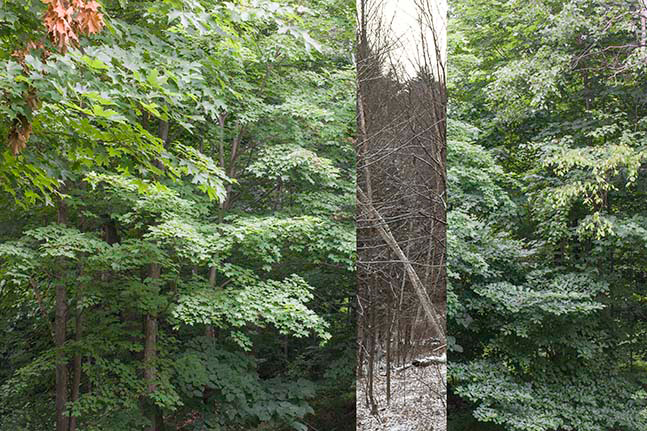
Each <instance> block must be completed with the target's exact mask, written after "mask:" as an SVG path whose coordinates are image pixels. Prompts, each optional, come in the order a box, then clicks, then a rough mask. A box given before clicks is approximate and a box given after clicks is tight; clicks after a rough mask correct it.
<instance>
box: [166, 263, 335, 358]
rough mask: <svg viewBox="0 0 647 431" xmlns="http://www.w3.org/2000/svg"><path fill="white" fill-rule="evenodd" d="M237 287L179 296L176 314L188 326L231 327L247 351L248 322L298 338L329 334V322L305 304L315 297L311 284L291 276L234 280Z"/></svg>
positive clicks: (175, 316)
mask: <svg viewBox="0 0 647 431" xmlns="http://www.w3.org/2000/svg"><path fill="white" fill-rule="evenodd" d="M233 284H234V288H225V289H219V290H214V289H201V290H197V291H194V292H191V293H189V294H186V295H182V296H181V297H180V300H179V303H178V305H177V307H176V308H175V309H174V311H173V317H174V318H175V319H176V320H177V321H178V322H179V323H184V324H188V325H195V324H201V325H213V326H216V327H219V328H224V329H228V330H232V331H233V332H232V334H231V336H232V338H233V340H234V341H235V342H236V343H237V344H238V345H240V347H242V348H244V349H245V350H249V349H250V348H251V340H250V339H249V336H248V335H246V334H245V333H244V332H241V329H242V328H244V327H245V325H248V324H252V325H254V326H258V327H263V326H265V325H267V324H270V325H272V326H274V327H275V328H277V329H278V330H279V332H281V333H282V334H286V335H288V334H289V335H292V336H296V337H304V336H306V335H309V334H310V333H314V334H316V335H317V336H319V337H320V338H322V340H324V341H325V340H327V339H328V338H330V335H329V334H328V333H327V332H326V327H327V324H326V323H325V322H324V321H323V320H322V319H321V318H320V317H318V316H316V315H315V314H314V313H313V312H312V311H311V310H309V309H308V308H307V307H306V306H305V304H306V303H307V302H308V301H309V300H311V299H312V293H311V290H312V287H310V286H309V285H308V284H307V283H306V282H305V281H304V280H303V279H302V278H300V277H299V276H297V275H294V274H293V275H292V276H290V277H288V278H286V279H284V280H282V281H276V280H266V281H262V280H256V282H254V283H251V284H249V285H240V284H238V283H236V282H235V281H234V283H233Z"/></svg>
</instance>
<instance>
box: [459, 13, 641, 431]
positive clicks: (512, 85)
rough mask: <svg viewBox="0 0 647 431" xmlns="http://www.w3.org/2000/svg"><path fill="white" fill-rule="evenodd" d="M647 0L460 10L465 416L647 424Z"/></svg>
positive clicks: (587, 425)
mask: <svg viewBox="0 0 647 431" xmlns="http://www.w3.org/2000/svg"><path fill="white" fill-rule="evenodd" d="M638 7H639V5H633V3H629V2H627V3H625V2H614V3H612V2H603V1H584V2H581V1H572V2H549V1H542V2H531V3H523V2H516V1H513V2H498V1H488V2H473V1H460V2H458V3H456V4H455V5H454V9H453V14H454V20H453V21H452V22H453V25H452V26H453V28H452V29H451V30H450V46H451V48H450V56H449V58H450V62H452V63H453V65H454V68H453V69H452V70H454V75H453V76H452V77H451V79H450V81H451V82H450V88H451V92H453V93H451V92H450V100H451V101H452V106H451V108H450V112H451V113H450V117H451V118H453V120H452V121H453V124H450V126H449V128H448V129H449V134H450V138H449V139H450V143H449V145H448V154H449V161H448V163H449V168H448V169H449V172H450V173H452V175H451V177H450V180H452V181H453V182H450V187H449V189H450V206H451V207H450V208H451V209H450V214H449V239H450V246H449V247H448V250H449V272H450V274H451V286H450V289H451V290H450V293H449V294H448V297H449V300H450V304H449V310H448V313H449V319H450V324H449V327H450V329H449V332H450V334H451V335H452V336H453V339H452V340H450V341H453V342H454V344H453V346H451V345H450V347H453V353H451V357H450V360H451V362H452V364H451V365H450V373H449V374H450V375H449V383H450V398H449V406H450V411H449V418H452V417H453V416H455V417H456V418H463V419H460V420H459V419H457V420H456V422H454V423H453V425H452V429H455V430H475V429H478V430H481V429H483V430H485V429H490V428H489V425H485V424H486V423H487V424H497V425H498V426H497V427H495V428H494V429H501V430H519V431H521V430H524V431H525V430H528V431H530V430H533V431H535V430H536V431H549V430H560V431H561V430H600V431H602V430H604V431H610V430H614V431H615V430H623V431H639V430H644V429H646V428H647V407H646V406H647V393H646V392H645V386H644V384H645V377H646V375H645V370H644V366H642V365H641V364H643V363H644V360H645V353H646V345H645V340H646V339H647V338H646V337H645V335H646V332H645V331H646V329H647V326H646V321H647V317H646V316H647V308H645V306H646V303H645V300H644V298H645V294H646V290H645V281H646V280H647V279H646V278H645V274H647V272H646V269H647V266H646V265H645V262H646V260H645V258H646V257H647V255H645V252H644V251H645V244H646V243H645V242H644V239H645V236H644V235H643V233H644V232H643V230H644V228H645V227H646V226H647V225H646V224H645V222H646V221H647V220H646V219H645V216H646V215H647V206H645V202H646V201H645V190H646V185H647V152H646V151H647V150H646V147H645V144H644V134H645V131H646V129H645V127H644V125H645V123H644V118H645V115H646V114H647V110H646V108H647V107H646V106H645V104H644V99H643V98H641V97H640V96H638V95H639V94H644V91H645V82H646V81H645V75H644V73H645V69H644V61H645V57H644V56H645V53H644V48H640V49H634V48H636V46H634V47H633V48H632V45H635V44H637V43H639V41H640V38H641V34H640V31H641V30H640V18H639V15H638ZM636 29H638V30H637V31H635V30H636ZM452 94H453V97H452ZM467 416H472V417H473V418H475V419H476V420H477V422H473V423H470V421H468V420H465V418H466V417H467ZM450 420H451V419H450Z"/></svg>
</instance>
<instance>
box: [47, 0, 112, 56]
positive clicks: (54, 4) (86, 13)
mask: <svg viewBox="0 0 647 431" xmlns="http://www.w3.org/2000/svg"><path fill="white" fill-rule="evenodd" d="M42 1H43V3H45V4H47V5H48V7H47V12H45V17H44V19H43V21H44V22H45V27H47V32H48V33H49V35H50V37H51V38H52V41H53V42H54V43H55V44H56V45H58V47H59V49H60V50H61V52H65V51H66V49H67V47H68V46H70V45H72V46H76V45H78V43H79V35H80V34H94V33H98V32H99V31H101V29H102V28H103V14H102V13H100V12H99V7H100V5H99V3H97V2H96V1H95V0H90V1H84V0H42Z"/></svg>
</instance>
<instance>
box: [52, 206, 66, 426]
mask: <svg viewBox="0 0 647 431" xmlns="http://www.w3.org/2000/svg"><path fill="white" fill-rule="evenodd" d="M58 223H60V224H66V223H67V207H66V205H65V202H64V201H63V200H62V199H61V201H60V202H59V206H58ZM60 265H61V266H62V265H63V262H62V261H61V262H60ZM63 278H64V269H63V268H62V267H61V269H60V273H59V279H58V280H57V283H56V304H55V318H54V344H55V346H56V431H68V418H67V416H66V415H65V404H66V403H67V380H68V372H67V364H66V362H65V354H64V352H63V348H64V346H65V337H66V333H67V289H66V287H65V282H64V280H63Z"/></svg>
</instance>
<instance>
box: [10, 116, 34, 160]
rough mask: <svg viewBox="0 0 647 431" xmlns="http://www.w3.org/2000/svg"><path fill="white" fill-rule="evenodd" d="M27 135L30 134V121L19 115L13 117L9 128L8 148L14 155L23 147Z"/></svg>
mask: <svg viewBox="0 0 647 431" xmlns="http://www.w3.org/2000/svg"><path fill="white" fill-rule="evenodd" d="M29 135H31V123H30V122H29V120H27V117H25V116H24V115H20V116H19V117H18V118H15V119H14V120H13V124H12V125H11V129H10V130H9V148H10V149H11V152H12V153H13V155H14V156H15V155H17V154H18V153H20V152H21V151H22V150H24V149H25V147H26V146H27V141H28V140H29Z"/></svg>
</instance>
